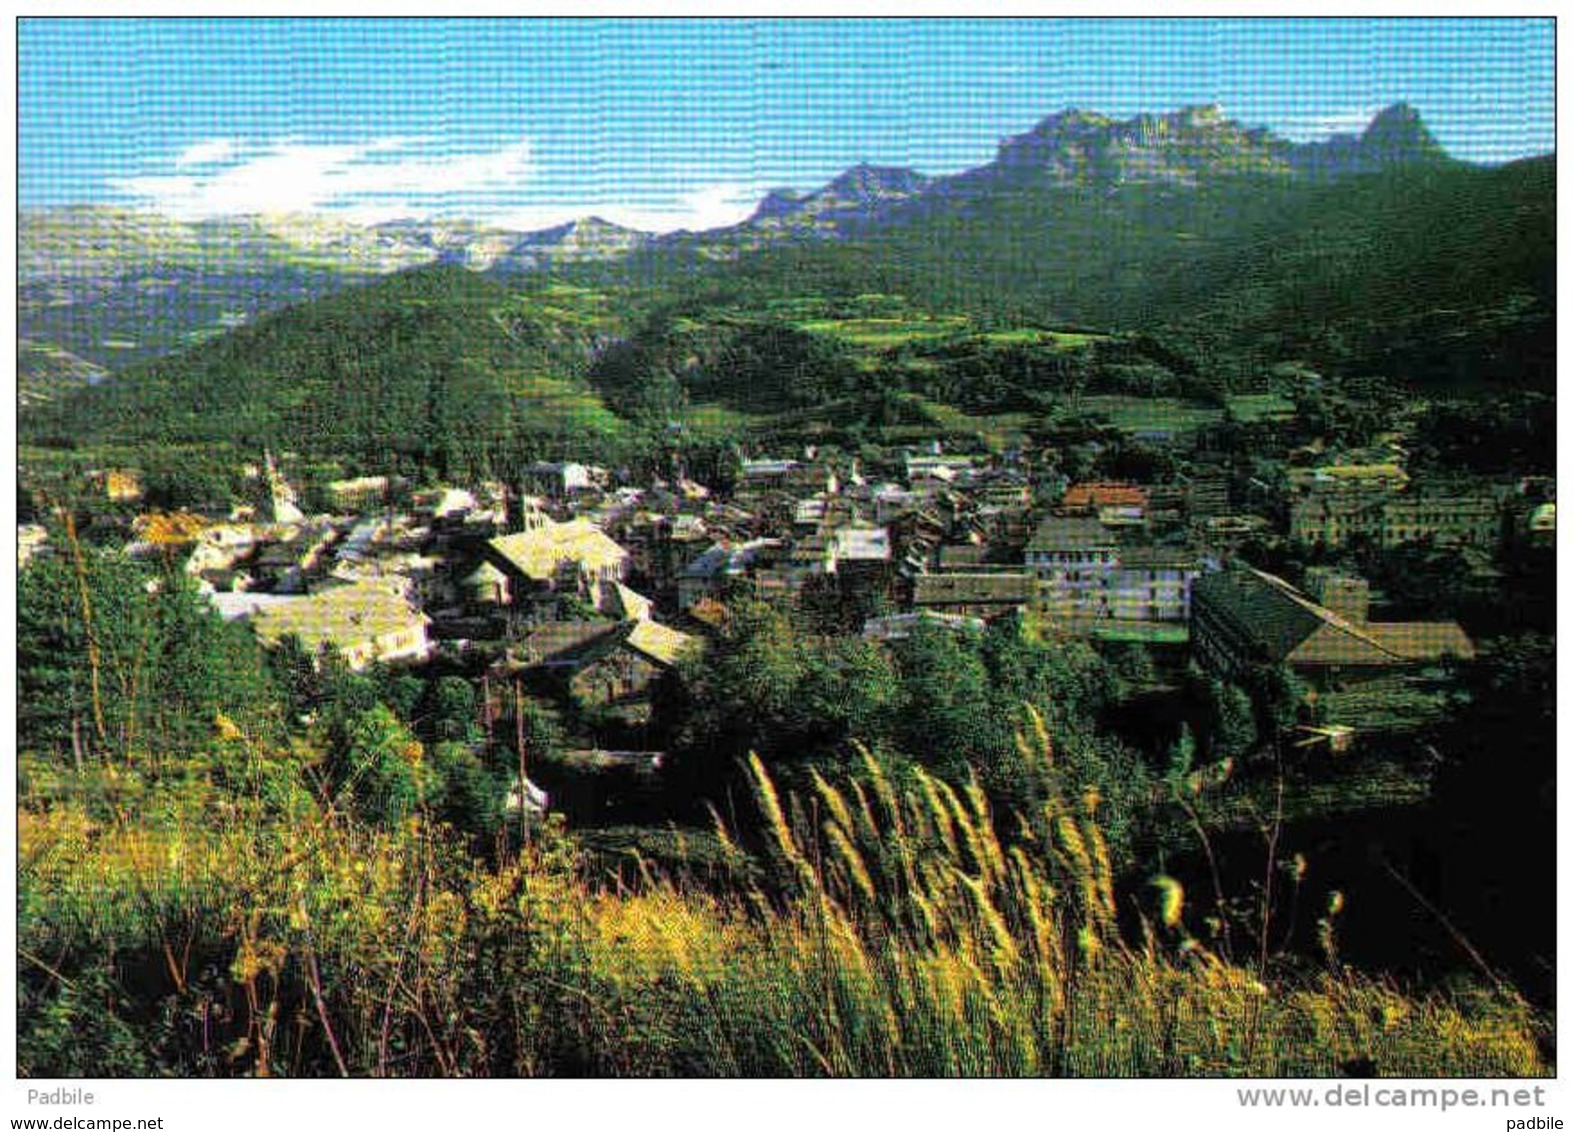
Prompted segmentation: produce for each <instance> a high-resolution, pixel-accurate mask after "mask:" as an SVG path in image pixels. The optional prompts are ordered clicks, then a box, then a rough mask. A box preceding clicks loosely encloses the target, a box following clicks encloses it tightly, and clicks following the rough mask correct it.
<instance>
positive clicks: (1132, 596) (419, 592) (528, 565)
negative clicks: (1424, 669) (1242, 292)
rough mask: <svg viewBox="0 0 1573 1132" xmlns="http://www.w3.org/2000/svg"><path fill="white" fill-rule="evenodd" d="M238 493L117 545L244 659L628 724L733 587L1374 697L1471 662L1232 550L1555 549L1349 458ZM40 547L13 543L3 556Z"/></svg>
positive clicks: (1516, 490)
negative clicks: (286, 654)
mask: <svg viewBox="0 0 1573 1132" xmlns="http://www.w3.org/2000/svg"><path fill="white" fill-rule="evenodd" d="M258 475H259V476H260V477H262V478H264V479H265V481H266V491H265V492H264V493H263V494H264V495H265V497H266V499H267V503H266V505H265V506H263V507H261V508H259V509H256V510H255V511H250V510H249V509H248V510H247V511H246V512H244V513H242V512H237V513H236V514H235V515H232V516H231V517H229V518H228V519H225V520H215V519H210V518H199V517H196V516H189V515H154V516H146V517H144V518H143V519H141V520H139V521H138V524H137V526H136V528H135V529H134V531H133V535H134V540H133V542H132V543H131V545H130V546H129V548H128V549H130V550H131V551H132V552H133V553H142V554H156V553H164V552H169V551H171V550H178V551H179V552H180V553H181V555H182V556H183V562H184V567H183V568H184V569H185V570H186V571H187V572H188V573H189V574H191V575H192V576H193V577H194V578H195V579H197V581H198V583H199V584H200V585H201V586H202V588H203V589H204V590H205V591H207V592H208V593H209V594H210V600H211V601H212V603H213V605H214V607H215V608H216V609H217V610H218V611H219V612H220V613H221V614H222V615H223V616H225V617H227V618H232V619H245V620H247V621H249V622H250V623H251V624H252V625H253V626H254V627H255V629H256V631H257V634H258V636H259V637H260V638H261V639H262V640H263V641H264V642H266V643H270V644H271V643H276V642H278V641H281V640H283V639H284V638H286V637H291V636H292V637H295V638H297V639H299V641H300V642H301V643H302V645H303V646H305V648H306V649H307V650H308V651H310V652H313V653H315V652H317V651H318V650H319V649H321V648H322V647H324V646H331V647H333V648H335V649H337V650H338V651H339V652H340V653H341V654H342V655H343V657H344V659H345V661H346V662H347V663H348V664H349V666H350V667H351V668H363V667H365V666H367V665H370V664H372V663H374V662H377V661H382V662H389V663H420V662H423V661H426V660H428V659H430V658H431V657H432V656H433V655H435V654H436V653H437V652H438V651H439V650H445V651H447V652H448V653H450V654H452V655H453V656H455V657H457V658H461V659H462V658H463V657H464V656H465V655H466V654H467V653H468V654H473V655H478V656H483V657H484V658H486V663H487V664H488V665H489V666H490V667H489V669H488V672H489V673H491V674H494V675H496V676H498V677H499V678H500V680H501V681H502V682H507V681H512V680H517V679H528V680H539V681H543V682H546V683H548V684H550V685H552V686H554V687H556V688H558V689H559V690H560V691H562V692H563V693H564V694H565V695H567V696H569V697H571V698H572V699H573V700H574V701H575V702H576V703H578V704H579V705H580V706H581V707H583V708H585V709H587V710H589V709H593V710H595V711H598V712H601V713H604V714H605V715H606V716H607V717H608V718H615V719H620V720H623V721H626V722H630V723H637V722H639V721H641V720H643V719H644V718H646V717H647V716H648V713H649V707H650V697H651V696H652V695H653V694H654V689H655V688H656V687H657V686H658V683H659V681H660V680H661V678H662V676H663V674H665V673H667V672H670V671H671V670H672V669H673V668H674V667H675V666H677V665H678V663H679V662H680V661H681V660H682V658H683V657H684V656H688V655H694V654H696V653H697V652H698V651H699V650H702V648H703V642H704V640H705V638H706V634H707V633H708V632H709V631H710V630H711V629H712V628H714V627H715V626H716V625H717V624H719V622H720V620H721V618H723V617H724V616H725V612H724V611H725V607H726V603H727V602H728V600H730V599H731V598H732V597H733V596H734V595H735V594H737V593H739V592H747V593H751V594H754V595H758V596H763V597H767V598H769V597H778V598H784V599H791V598H794V597H797V596H800V595H802V594H804V592H805V591H808V590H813V591H814V592H815V593H817V594H821V595H830V596H831V597H832V598H834V599H835V601H834V602H833V603H832V604H834V605H836V607H837V608H842V609H847V610H852V611H855V612H856V614H857V617H858V623H856V624H847V625H844V626H843V628H844V629H845V631H848V632H863V633H864V634H865V635H867V636H869V637H872V638H878V639H894V638H899V637H900V636H903V635H905V634H907V633H909V632H911V631H912V628H913V626H915V625H917V624H920V623H922V622H924V621H932V622H935V623H938V624H942V625H978V624H984V623H987V622H988V621H990V620H993V619H995V618H998V617H1001V616H1005V615H1009V614H1028V613H1030V614H1031V615H1032V616H1033V617H1035V618H1037V619H1038V620H1039V622H1040V623H1042V624H1045V625H1047V626H1050V627H1052V628H1054V629H1056V630H1058V631H1060V632H1064V633H1070V634H1085V635H1094V636H1104V637H1114V638H1116V639H1122V638H1123V639H1131V640H1145V641H1152V642H1160V643H1170V644H1173V645H1179V644H1182V643H1185V642H1188V643H1189V647H1190V655H1191V656H1193V657H1194V658H1195V659H1196V660H1197V661H1199V662H1200V663H1201V664H1203V665H1204V666H1205V667H1207V668H1208V669H1210V670H1212V671H1213V672H1215V673H1217V674H1218V675H1220V676H1225V677H1228V676H1237V675H1238V674H1239V673H1240V672H1241V671H1243V670H1244V669H1245V668H1246V667H1247V666H1249V665H1254V664H1261V663H1266V664H1280V663H1281V664H1287V665H1289V666H1290V667H1291V668H1293V669H1295V670H1296V671H1297V672H1299V673H1301V674H1302V675H1303V676H1306V677H1307V678H1309V679H1311V680H1313V682H1315V683H1317V684H1318V685H1321V686H1334V685H1339V684H1344V683H1348V682H1350V681H1362V680H1369V679H1377V678H1380V677H1384V676H1389V675H1392V674H1394V673H1402V672H1409V671H1413V670H1415V669H1416V667H1417V666H1426V665H1434V664H1435V662H1436V661H1438V660H1439V659H1441V658H1443V657H1446V656H1457V657H1468V656H1471V655H1473V645H1472V643H1471V642H1470V641H1469V639H1468V638H1467V637H1466V636H1465V635H1464V633H1463V632H1462V630H1461V629H1459V627H1458V626H1457V625H1456V624H1452V623H1440V622H1439V623H1387V622H1383V621H1381V620H1372V619H1371V617H1370V604H1371V602H1370V593H1369V587H1368V586H1366V584H1365V583H1364V581H1363V580H1361V579H1359V578H1357V577H1353V576H1350V575H1347V574H1342V573H1337V572H1329V571H1321V572H1317V571H1312V573H1311V574H1310V575H1309V576H1308V577H1307V579H1306V581H1305V585H1304V588H1303V589H1301V588H1297V587H1295V586H1292V585H1290V584H1289V583H1288V582H1286V581H1284V580H1283V579H1281V578H1277V577H1274V576H1272V575H1270V574H1266V573H1263V572H1261V571H1259V570H1255V569H1253V568H1251V567H1249V566H1246V565H1244V564H1243V563H1242V562H1240V561H1239V560H1238V558H1237V556H1236V555H1235V553H1234V552H1235V551H1236V549H1237V548H1238V547H1239V546H1240V545H1241V544H1242V542H1243V541H1245V540H1248V539H1263V538H1267V537H1280V538H1282V537H1285V536H1287V537H1288V538H1290V539H1292V540H1297V541H1299V542H1300V543H1303V544H1306V545H1307V546H1312V547H1317V546H1319V547H1325V548H1339V547H1346V546H1349V545H1351V544H1352V543H1354V542H1355V541H1356V540H1365V542H1366V544H1367V545H1375V546H1376V547H1379V548H1392V547H1396V546H1400V545H1403V544H1405V543H1410V542H1430V543H1434V544H1443V545H1452V546H1458V547H1468V548H1475V549H1476V550H1479V551H1491V552H1495V551H1496V550H1498V549H1499V548H1501V547H1504V546H1511V545H1513V544H1514V543H1515V541H1521V542H1522V543H1524V544H1526V545H1536V544H1541V545H1544V544H1548V543H1549V540H1550V539H1551V537H1552V535H1553V534H1554V528H1555V501H1554V488H1553V485H1552V484H1551V483H1550V482H1549V481H1535V482H1530V481H1525V482H1523V483H1519V484H1508V485H1494V484H1461V483H1456V482H1454V483H1447V484H1440V483H1436V482H1430V481H1427V482H1415V481H1413V480H1412V479H1411V478H1410V476H1409V475H1408V474H1407V473H1406V472H1405V470H1404V468H1403V467H1402V466H1401V465H1400V464H1398V463H1392V462H1389V463H1382V462H1373V463H1367V464H1349V463H1346V464H1335V465H1324V466H1320V467H1313V468H1295V467H1286V468H1284V469H1283V473H1282V476H1281V477H1280V478H1279V479H1278V480H1277V481H1276V482H1273V483H1264V482H1262V481H1261V480H1260V479H1258V480H1252V481H1251V482H1250V483H1249V485H1246V484H1237V483H1236V482H1235V480H1234V479H1233V478H1232V476H1231V474H1230V472H1229V471H1228V470H1227V469H1226V468H1225V467H1224V466H1223V465H1222V463H1221V462H1220V463H1208V462H1207V461H1206V460H1198V461H1195V462H1194V463H1193V464H1192V471H1191V472H1190V473H1189V474H1187V475H1185V476H1182V477H1176V482H1170V483H1131V482H1117V481H1112V480H1107V479H1091V480H1086V481H1082V482H1069V481H1067V480H1066V479H1065V478H1064V477H1063V476H1062V475H1060V474H1058V472H1057V469H1056V468H1055V467H1054V464H1053V462H1052V461H1044V460H1036V461H1035V460H1034V458H1033V456H1032V454H1030V453H1022V452H1010V453H1007V454H1005V455H1003V456H992V457H980V456H974V455H970V454H963V453H955V452H947V451H945V450H944V449H943V448H942V447H941V446H940V445H939V444H938V443H937V442H935V443H931V444H928V445H924V446H921V447H916V448H912V449H909V450H906V451H904V452H900V453H893V454H891V455H889V456H888V457H887V458H886V459H884V460H882V461H878V462H873V461H871V462H870V463H869V464H868V465H865V464H864V463H863V462H862V461H859V460H855V459H850V458H847V457H845V456H843V455H841V454H838V453H824V452H819V451H816V450H814V449H812V448H810V449H807V450H805V451H804V452H803V453H801V454H800V455H799V456H794V457H776V456H770V457H764V458H758V459H743V460H741V462H740V464H739V465H738V467H737V469H736V476H735V482H734V483H733V484H732V486H731V487H730V489H729V490H726V491H720V490H715V489H711V488H708V487H706V486H704V485H701V484H698V483H694V482H692V481H690V480H688V479H687V478H686V477H684V476H683V475H681V474H677V475H674V476H672V477H670V478H668V479H654V480H652V481H651V482H649V483H645V484H631V483H626V482H623V483H617V482H614V481H615V477H613V476H612V475H611V474H610V473H608V472H607V471H606V470H605V469H600V468H595V467H591V466H588V465H583V464H577V463H572V462H555V463H540V464H536V465H532V466H530V467H528V468H526V469H524V470H523V472H522V473H521V474H520V476H519V477H518V479H517V482H513V483H509V484H502V483H486V484H476V485H469V486H468V487H443V488H438V489H435V490H430V491H423V492H412V491H411V490H410V488H409V486H408V485H406V484H404V483H402V482H400V481H398V480H396V479H393V478H389V477H380V476H379V477H361V478H357V479H352V480H343V481H338V482H335V483H329V484H323V485H316V488H317V491H316V498H317V499H319V500H323V501H326V505H327V506H328V507H330V508H331V510H332V513H331V514H319V515H311V516H308V515H306V514H304V513H303V511H302V508H301V506H300V504H299V500H298V497H297V495H296V493H295V492H294V490H293V489H292V488H291V487H290V485H289V484H288V483H287V481H286V480H285V478H284V476H282V475H281V474H280V473H279V471H278V468H277V467H276V465H275V464H274V461H273V460H272V459H271V457H268V458H267V459H266V460H265V465H264V467H262V468H259V469H258ZM129 483H130V481H129V479H128V477H127V475H126V474H117V475H106V476H104V477H103V484H102V487H103V489H104V491H105V492H106V493H108V494H109V495H110V496H111V497H117V495H116V493H121V494H123V493H124V492H125V491H126V490H129V488H128V484H129ZM45 543H46V540H45V536H44V535H43V533H42V528H38V529H36V530H35V529H31V528H27V529H24V530H23V531H22V532H21V533H20V535H19V556H21V557H22V558H23V559H24V560H25V558H26V557H27V556H29V555H31V554H35V553H39V552H40V551H41V550H45V549H47V547H46V545H45Z"/></svg>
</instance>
